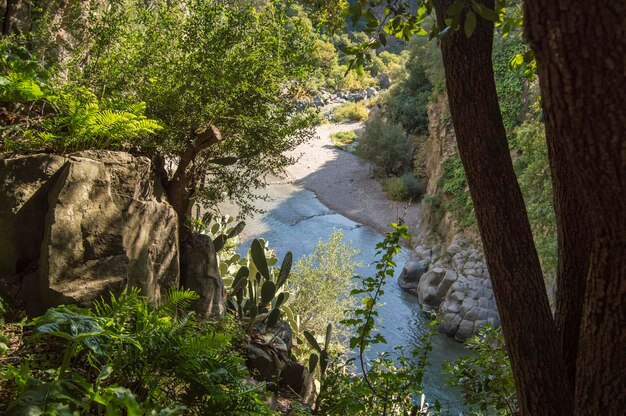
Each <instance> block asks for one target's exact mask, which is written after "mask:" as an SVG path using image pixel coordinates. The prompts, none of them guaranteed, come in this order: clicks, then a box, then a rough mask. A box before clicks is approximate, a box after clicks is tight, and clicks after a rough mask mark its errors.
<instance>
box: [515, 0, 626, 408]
mask: <svg viewBox="0 0 626 416" xmlns="http://www.w3.org/2000/svg"><path fill="white" fill-rule="evenodd" d="M524 9H525V10H524V11H525V24H526V36H527V38H528V40H529V42H530V43H531V47H532V49H533V51H534V53H535V57H536V61H537V71H538V73H539V80H540V87H541V95H542V104H543V109H544V114H545V121H546V136H547V140H548V144H549V146H550V148H552V149H554V155H553V156H552V158H556V159H557V163H560V164H562V165H564V166H567V171H568V172H570V173H571V175H572V177H571V178H564V177H563V178H559V179H560V180H563V181H568V180H570V179H571V180H572V183H575V184H576V185H577V187H578V189H577V196H578V198H579V199H580V200H581V201H582V203H581V206H583V207H584V212H580V213H579V214H578V215H579V217H582V218H583V220H584V221H583V222H582V224H583V226H584V224H589V234H590V239H589V240H590V244H589V245H588V246H587V247H588V250H589V267H588V273H587V274H586V282H585V283H582V282H578V280H582V277H580V276H579V273H580V270H578V271H572V275H570V276H567V277H565V278H564V279H563V280H562V281H560V282H558V284H559V285H568V284H571V285H574V286H577V287H579V286H582V285H584V294H585V295H584V300H583V299H581V298H580V296H579V295H576V297H575V304H572V305H571V306H569V308H570V309H572V310H574V309H576V308H578V309H579V310H580V314H581V323H580V328H579V341H578V348H577V358H576V379H575V388H576V390H575V392H576V394H575V412H574V414H576V415H583V414H584V415H617V414H623V412H624V408H625V406H626V382H625V381H624V380H625V379H624V378H625V377H626V330H625V326H626V309H625V306H626V139H625V132H626V111H625V110H624V105H625V103H626V2H624V1H623V0H620V1H614V0H610V1H609V0H599V1H594V2H589V1H581V0H577V1H561V2H553V1H549V0H526V1H525V2H524ZM557 202H558V201H557ZM558 209H559V207H558V206H557V214H558ZM567 227H568V228H567V229H564V230H563V233H564V234H567V233H569V232H570V231H571V232H572V233H573V234H576V233H578V232H579V231H578V230H576V228H577V224H576V222H575V221H571V223H570V224H569V225H568V226H567ZM568 260H569V259H567V260H566V261H568ZM573 280H575V282H573ZM559 290H561V291H565V290H569V289H568V288H563V289H559ZM557 300H559V299H557ZM569 301H571V302H572V303H574V300H571V299H570V300H569ZM580 305H582V307H581V306H580Z"/></svg>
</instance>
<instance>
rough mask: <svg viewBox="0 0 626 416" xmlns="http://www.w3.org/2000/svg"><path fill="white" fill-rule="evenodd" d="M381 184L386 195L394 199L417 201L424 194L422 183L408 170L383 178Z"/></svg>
mask: <svg viewBox="0 0 626 416" xmlns="http://www.w3.org/2000/svg"><path fill="white" fill-rule="evenodd" d="M381 185H382V187H383V191H384V192H385V193H386V194H387V197H389V198H390V199H392V200H394V201H418V200H419V199H420V198H421V197H422V195H424V185H423V184H422V183H421V182H420V181H419V179H417V178H416V177H415V175H413V174H412V173H410V172H407V173H404V174H403V175H402V176H392V177H389V178H384V179H383V180H382V182H381Z"/></svg>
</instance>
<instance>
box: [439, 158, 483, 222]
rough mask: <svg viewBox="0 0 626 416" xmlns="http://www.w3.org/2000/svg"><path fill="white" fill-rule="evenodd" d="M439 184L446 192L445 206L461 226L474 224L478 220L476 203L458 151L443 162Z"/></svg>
mask: <svg viewBox="0 0 626 416" xmlns="http://www.w3.org/2000/svg"><path fill="white" fill-rule="evenodd" d="M439 186H440V187H441V188H442V190H443V192H445V194H446V195H445V197H444V198H443V205H444V208H445V209H446V210H447V211H449V212H450V213H452V216H453V217H454V219H455V220H456V221H457V222H458V224H459V226H460V227H461V228H466V227H469V226H471V225H472V224H474V223H475V222H476V215H475V214H474V205H473V203H472V198H471V197H470V194H469V190H468V189H467V178H466V177H465V170H464V169H463V163H462V162H461V158H460V157H459V154H458V153H454V154H453V155H451V156H450V157H449V158H447V159H446V160H445V161H444V162H443V172H442V175H441V178H440V179H439Z"/></svg>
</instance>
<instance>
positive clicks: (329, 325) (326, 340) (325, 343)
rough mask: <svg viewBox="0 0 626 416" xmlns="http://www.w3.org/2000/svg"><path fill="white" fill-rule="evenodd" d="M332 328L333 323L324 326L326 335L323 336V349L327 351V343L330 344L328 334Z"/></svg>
mask: <svg viewBox="0 0 626 416" xmlns="http://www.w3.org/2000/svg"><path fill="white" fill-rule="evenodd" d="M332 330H333V325H332V324H330V323H329V324H328V326H327V327H326V337H325V338H324V350H326V351H328V344H330V335H331V333H332Z"/></svg>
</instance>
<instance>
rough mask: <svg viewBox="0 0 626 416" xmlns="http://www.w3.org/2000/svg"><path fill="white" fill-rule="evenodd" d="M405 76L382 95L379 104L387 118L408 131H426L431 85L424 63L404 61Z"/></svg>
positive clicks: (412, 60) (411, 60)
mask: <svg viewBox="0 0 626 416" xmlns="http://www.w3.org/2000/svg"><path fill="white" fill-rule="evenodd" d="M406 71H407V76H406V77H405V78H404V79H403V80H401V81H400V82H398V83H396V84H394V85H393V86H392V87H391V89H390V90H389V91H388V92H387V93H385V94H384V95H383V98H382V99H381V104H382V106H383V108H384V109H385V116H386V117H388V118H389V120H391V121H393V122H395V123H400V124H401V125H402V127H403V128H404V129H405V130H406V131H407V132H409V133H426V132H427V131H428V108H427V107H428V101H429V98H430V96H431V94H432V89H433V88H432V85H431V84H430V81H429V80H428V78H427V77H426V72H425V67H424V65H423V64H422V63H421V62H419V61H417V60H416V59H410V60H409V61H408V62H407V63H406Z"/></svg>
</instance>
